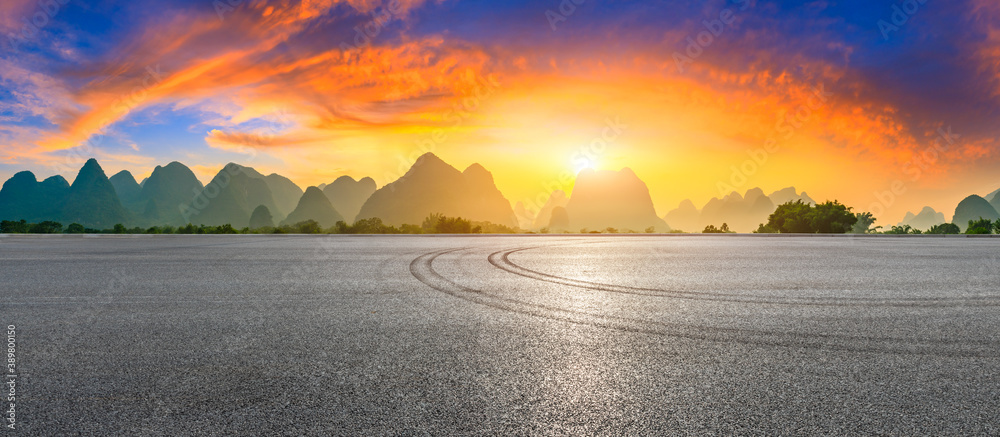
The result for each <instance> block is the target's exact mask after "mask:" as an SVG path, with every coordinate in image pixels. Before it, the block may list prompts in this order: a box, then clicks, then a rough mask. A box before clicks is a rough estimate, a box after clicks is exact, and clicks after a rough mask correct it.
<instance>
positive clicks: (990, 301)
mask: <svg viewBox="0 0 1000 437" xmlns="http://www.w3.org/2000/svg"><path fill="white" fill-rule="evenodd" d="M539 247H544V246H534V247H522V248H517V249H508V250H501V251H497V252H493V253H492V254H490V256H489V262H490V264H492V265H493V266H494V267H496V268H498V269H500V270H503V271H506V272H508V273H513V274H515V275H518V276H523V277H526V278H531V279H536V280H539V281H545V282H550V283H553V284H559V285H568V286H571V287H578V288H586V289H590V290H597V291H605V292H609V293H620V294H632V295H638V296H652V297H664V298H671V299H686V300H706V301H715V302H734V303H750V304H762V305H794V306H834V307H871V306H879V307H955V306H977V307H982V306H1000V299H998V298H997V297H994V296H983V297H965V298H948V297H940V298H903V299H893V300H889V299H873V298H863V297H845V298H824V297H810V296H793V297H789V298H785V299H774V298H769V297H766V296H756V295H747V294H737V293H711V292H698V291H677V290H663V289H659V288H644V287H630V286H627V285H614V284H604V283H600V282H593V281H584V280H581V279H573V278H566V277H562V276H556V275H551V274H548V273H543V272H539V271H537V270H532V269H528V268H526V267H522V266H520V265H518V264H516V263H514V262H513V261H511V260H510V255H511V254H514V253H517V252H522V251H526V250H531V249H537V248H539Z"/></svg>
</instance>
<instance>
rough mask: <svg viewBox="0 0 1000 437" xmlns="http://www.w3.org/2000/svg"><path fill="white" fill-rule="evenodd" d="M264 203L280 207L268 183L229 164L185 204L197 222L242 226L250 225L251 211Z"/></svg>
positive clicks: (185, 212)
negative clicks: (276, 203) (275, 201)
mask: <svg viewBox="0 0 1000 437" xmlns="http://www.w3.org/2000/svg"><path fill="white" fill-rule="evenodd" d="M260 205H264V206H266V207H267V208H268V210H269V211H277V210H279V209H278V207H277V206H276V205H275V203H274V196H273V195H272V194H271V189H270V188H268V186H267V182H265V181H264V179H262V178H257V177H255V176H253V175H252V174H248V173H247V172H245V171H244V167H242V166H239V165H236V164H228V165H226V166H225V167H224V168H223V169H222V170H221V171H219V173H218V174H217V175H216V176H215V177H214V178H212V181H211V182H209V183H208V185H205V188H204V189H203V190H202V191H201V193H199V194H198V195H197V196H194V198H193V199H192V200H191V203H190V204H188V205H186V206H185V207H184V215H185V216H186V217H188V221H190V222H191V223H194V224H203V225H210V226H219V225H224V224H227V223H228V224H231V225H233V227H235V228H237V229H239V228H244V227H247V226H249V225H250V214H251V212H252V211H253V210H254V209H256V208H257V207H258V206H260Z"/></svg>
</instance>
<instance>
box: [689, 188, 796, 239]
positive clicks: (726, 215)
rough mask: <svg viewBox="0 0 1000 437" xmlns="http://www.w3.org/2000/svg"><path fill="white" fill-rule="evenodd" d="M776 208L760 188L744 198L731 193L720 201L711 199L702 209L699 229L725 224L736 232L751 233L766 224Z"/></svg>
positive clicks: (748, 192) (752, 190)
mask: <svg viewBox="0 0 1000 437" xmlns="http://www.w3.org/2000/svg"><path fill="white" fill-rule="evenodd" d="M777 207H778V206H777V205H775V203H774V202H773V201H772V200H771V199H770V197H768V196H765V195H764V191H763V190H761V189H760V188H753V189H750V190H748V191H747V193H746V196H741V195H740V194H739V193H736V192H733V193H731V194H729V195H728V196H726V197H724V198H722V199H718V198H713V199H712V200H710V201H709V202H708V204H706V205H705V207H704V208H702V210H701V218H700V219H701V226H699V227H701V228H704V226H708V225H716V226H720V225H721V224H722V223H726V224H728V225H729V228H730V229H732V230H734V231H736V232H751V231H753V230H754V229H757V226H758V225H760V224H761V223H766V222H767V218H768V216H770V215H771V213H772V212H774V210H775V209H777ZM697 230H698V229H697V228H696V229H693V230H692V231H697Z"/></svg>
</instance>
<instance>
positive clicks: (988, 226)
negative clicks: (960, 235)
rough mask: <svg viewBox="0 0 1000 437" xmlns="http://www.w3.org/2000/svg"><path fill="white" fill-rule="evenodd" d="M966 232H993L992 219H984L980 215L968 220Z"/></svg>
mask: <svg viewBox="0 0 1000 437" xmlns="http://www.w3.org/2000/svg"><path fill="white" fill-rule="evenodd" d="M965 233H966V234H992V233H993V221H991V220H990V219H984V218H982V217H980V218H979V220H969V227H968V228H967V229H966V230H965Z"/></svg>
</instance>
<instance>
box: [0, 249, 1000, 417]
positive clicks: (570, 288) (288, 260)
mask: <svg viewBox="0 0 1000 437" xmlns="http://www.w3.org/2000/svg"><path fill="white" fill-rule="evenodd" d="M0 269H2V272H0V326H4V327H6V326H8V325H15V326H16V364H17V366H16V371H17V375H18V376H17V378H16V430H15V431H11V430H9V429H7V428H4V429H5V431H6V432H7V433H8V434H11V435H14V434H19V435H77V434H79V435H102V436H105V435H447V434H462V435H469V434H473V435H481V434H485V435H526V434H527V435H623V436H624V435H628V436H632V435H685V434H686V435H711V434H716V435H733V434H741V435H743V434H748V435H805V434H823V435H869V434H880V435H901V436H904V435H905V436H909V435H998V434H1000V239H973V238H969V239H966V238H958V239H952V238H831V237H798V238H754V237H732V236H720V237H706V236H686V237H666V236H663V237H658V236H512V237H500V236H470V237H449V236H383V237H368V236H351V237H347V236H321V237H296V236H187V237H181V236H167V237H162V236H159V237H148V236H140V237H110V236H103V237H89V238H88V237H57V238H44V237H0ZM5 381H6V379H5ZM2 389H3V391H2V394H3V398H2V401H0V406H3V407H4V411H7V408H8V402H7V401H6V396H7V394H8V393H7V392H8V386H6V385H4V386H3V387H2ZM4 417H6V413H5V414H4Z"/></svg>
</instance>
